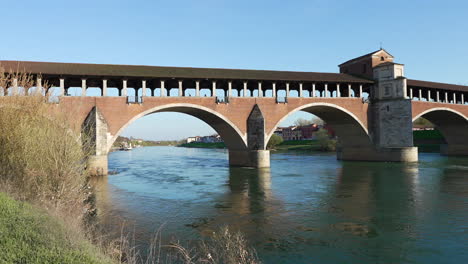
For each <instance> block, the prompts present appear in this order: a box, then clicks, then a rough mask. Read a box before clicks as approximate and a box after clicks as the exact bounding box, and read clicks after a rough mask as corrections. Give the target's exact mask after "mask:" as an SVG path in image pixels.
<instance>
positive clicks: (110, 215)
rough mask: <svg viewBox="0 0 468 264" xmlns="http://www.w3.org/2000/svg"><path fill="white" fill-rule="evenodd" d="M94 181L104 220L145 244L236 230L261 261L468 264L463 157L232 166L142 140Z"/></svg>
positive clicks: (207, 153)
mask: <svg viewBox="0 0 468 264" xmlns="http://www.w3.org/2000/svg"><path fill="white" fill-rule="evenodd" d="M109 169H110V170H112V171H115V172H116V174H114V175H109V176H108V177H105V178H102V179H100V180H99V181H97V182H96V186H97V190H98V193H97V194H98V196H97V204H98V209H99V215H100V218H101V221H103V223H105V224H106V225H107V226H108V227H110V228H114V229H116V230H117V229H119V228H120V224H119V223H121V222H122V221H124V222H125V223H126V224H127V226H131V229H132V230H133V231H134V232H135V237H136V241H137V243H139V244H140V245H141V247H142V248H144V246H145V243H146V242H147V241H149V240H150V238H151V236H152V234H154V232H155V231H156V230H157V229H158V228H159V227H161V226H162V225H163V237H164V238H165V239H169V238H170V237H177V238H178V239H179V240H181V241H189V240H196V239H200V238H202V237H204V236H206V235H207V234H210V233H211V232H213V231H214V230H216V229H217V228H219V227H220V226H224V225H228V226H230V227H231V229H235V230H240V231H241V232H242V233H243V234H244V235H245V237H246V238H247V239H248V241H249V243H250V244H251V245H253V246H254V247H255V249H256V250H257V252H258V254H259V256H260V257H261V259H262V260H263V261H264V263H425V264H428V263H457V264H461V263H468V158H447V157H442V156H440V155H438V154H420V161H419V162H418V163H414V164H399V163H384V162H380V163H373V162H342V161H337V160H336V158H335V155H334V154H323V153H299V152H285V153H275V154H272V155H271V169H268V170H254V169H246V168H229V167H228V161H227V151H225V150H215V149H188V148H177V147H145V148H139V149H134V150H132V151H128V152H114V153H111V154H110V156H109Z"/></svg>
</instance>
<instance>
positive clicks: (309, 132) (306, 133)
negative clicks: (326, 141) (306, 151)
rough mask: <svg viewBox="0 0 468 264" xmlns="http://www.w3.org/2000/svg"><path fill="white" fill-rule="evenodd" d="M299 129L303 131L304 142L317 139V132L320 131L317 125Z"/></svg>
mask: <svg viewBox="0 0 468 264" xmlns="http://www.w3.org/2000/svg"><path fill="white" fill-rule="evenodd" d="M299 129H300V130H301V137H302V138H301V139H303V140H311V139H315V136H314V134H315V132H317V130H319V126H318V125H317V124H310V125H306V126H300V127H299Z"/></svg>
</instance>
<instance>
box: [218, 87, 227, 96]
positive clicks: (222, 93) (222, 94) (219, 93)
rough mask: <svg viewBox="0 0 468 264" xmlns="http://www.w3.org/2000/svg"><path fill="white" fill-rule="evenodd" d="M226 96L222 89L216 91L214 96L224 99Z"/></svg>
mask: <svg viewBox="0 0 468 264" xmlns="http://www.w3.org/2000/svg"><path fill="white" fill-rule="evenodd" d="M225 95H226V93H225V91H224V90H223V89H216V96H218V97H224V96H225Z"/></svg>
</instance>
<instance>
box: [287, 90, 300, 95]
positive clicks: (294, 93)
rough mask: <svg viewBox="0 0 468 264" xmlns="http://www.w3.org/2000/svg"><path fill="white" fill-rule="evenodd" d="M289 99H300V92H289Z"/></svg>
mask: <svg viewBox="0 0 468 264" xmlns="http://www.w3.org/2000/svg"><path fill="white" fill-rule="evenodd" d="M289 97H299V91H298V90H289Z"/></svg>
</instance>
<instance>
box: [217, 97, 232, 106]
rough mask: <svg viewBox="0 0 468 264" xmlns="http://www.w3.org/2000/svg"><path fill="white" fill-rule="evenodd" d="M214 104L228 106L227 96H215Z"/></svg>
mask: <svg viewBox="0 0 468 264" xmlns="http://www.w3.org/2000/svg"><path fill="white" fill-rule="evenodd" d="M216 103H217V104H228V103H229V97H228V96H216Z"/></svg>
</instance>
